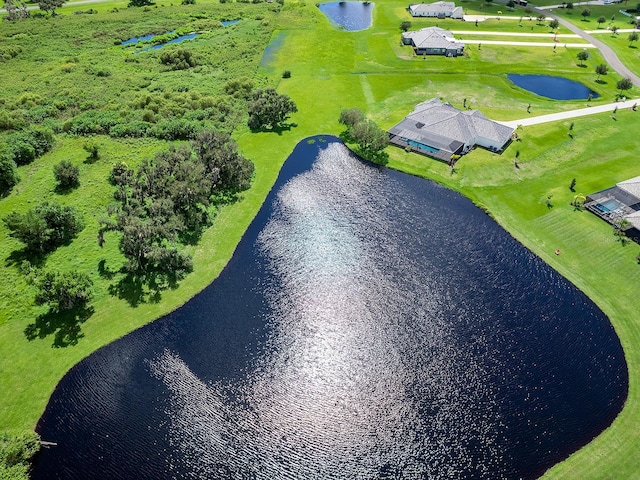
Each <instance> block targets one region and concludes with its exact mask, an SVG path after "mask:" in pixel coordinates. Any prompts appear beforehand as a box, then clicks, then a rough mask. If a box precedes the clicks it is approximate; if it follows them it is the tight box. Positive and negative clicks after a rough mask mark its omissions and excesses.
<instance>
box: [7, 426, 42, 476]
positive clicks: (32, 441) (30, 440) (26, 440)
mask: <svg viewBox="0 0 640 480" xmlns="http://www.w3.org/2000/svg"><path fill="white" fill-rule="evenodd" d="M38 450H40V437H39V436H38V434H37V433H35V432H31V431H26V432H24V433H20V434H12V433H0V478H2V479H3V480H4V479H7V480H14V479H15V480H22V479H28V478H29V475H28V472H29V467H30V461H31V459H32V458H33V456H34V455H35V454H36V453H38Z"/></svg>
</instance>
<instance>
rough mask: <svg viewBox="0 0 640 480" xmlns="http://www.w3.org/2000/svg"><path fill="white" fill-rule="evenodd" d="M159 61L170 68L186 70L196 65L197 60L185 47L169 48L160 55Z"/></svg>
mask: <svg viewBox="0 0 640 480" xmlns="http://www.w3.org/2000/svg"><path fill="white" fill-rule="evenodd" d="M160 63H162V64H163V65H167V66H168V67H169V68H170V69H171V70H186V69H188V68H193V67H196V66H198V60H197V58H196V56H195V55H194V54H193V52H192V51H191V50H189V49H186V48H178V49H176V50H169V51H166V52H163V53H162V55H160Z"/></svg>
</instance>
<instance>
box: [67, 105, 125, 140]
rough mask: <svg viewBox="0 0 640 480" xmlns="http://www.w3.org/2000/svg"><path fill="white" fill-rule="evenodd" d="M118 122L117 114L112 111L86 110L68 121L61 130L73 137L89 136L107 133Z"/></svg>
mask: <svg viewBox="0 0 640 480" xmlns="http://www.w3.org/2000/svg"><path fill="white" fill-rule="evenodd" d="M119 122H120V115H119V114H118V112H115V111H112V110H104V111H98V110H87V111H86V112H83V113H81V114H80V115H77V116H75V117H73V118H71V119H69V120H67V121H66V122H65V123H64V125H63V127H62V129H63V130H64V131H65V132H67V133H73V134H75V135H90V134H92V133H97V134H105V133H109V131H110V130H111V128H112V127H113V126H115V125H117V124H118V123H119Z"/></svg>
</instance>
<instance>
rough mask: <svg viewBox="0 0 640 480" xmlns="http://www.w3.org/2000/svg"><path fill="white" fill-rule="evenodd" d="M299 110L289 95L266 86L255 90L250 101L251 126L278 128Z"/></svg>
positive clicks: (258, 128)
mask: <svg viewBox="0 0 640 480" xmlns="http://www.w3.org/2000/svg"><path fill="white" fill-rule="evenodd" d="M297 111H298V107H297V106H296V104H295V103H294V101H293V100H291V98H289V97H288V96H287V95H284V94H282V95H281V94H279V93H278V92H276V91H275V90H274V89H273V88H265V89H263V90H256V91H255V92H253V96H252V98H251V101H250V102H249V128H251V129H252V130H260V129H263V128H270V129H273V128H278V127H281V126H282V123H283V122H284V121H285V120H286V119H287V118H289V115H291V114H292V113H295V112H297Z"/></svg>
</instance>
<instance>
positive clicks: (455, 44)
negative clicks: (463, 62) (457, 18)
mask: <svg viewBox="0 0 640 480" xmlns="http://www.w3.org/2000/svg"><path fill="white" fill-rule="evenodd" d="M402 37H403V38H405V39H411V42H412V43H413V46H414V47H416V48H460V47H462V48H464V43H462V42H460V41H458V40H456V39H455V38H454V37H453V34H452V33H451V32H450V31H449V30H445V29H444V28H439V27H427V28H423V29H422V30H418V31H415V32H405V33H403V34H402Z"/></svg>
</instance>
